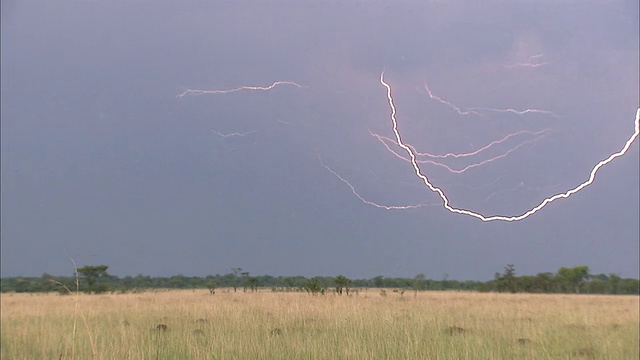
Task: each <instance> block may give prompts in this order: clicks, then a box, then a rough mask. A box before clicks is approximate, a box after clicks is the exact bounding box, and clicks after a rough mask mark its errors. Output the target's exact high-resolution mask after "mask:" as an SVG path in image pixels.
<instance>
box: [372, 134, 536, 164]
mask: <svg viewBox="0 0 640 360" xmlns="http://www.w3.org/2000/svg"><path fill="white" fill-rule="evenodd" d="M544 132H545V131H544V130H543V131H540V132H537V134H540V133H544ZM530 133H533V132H530ZM533 134H536V133H533ZM372 135H373V136H374V137H376V138H377V139H378V140H379V141H380V142H382V144H383V145H384V146H385V147H386V148H387V150H389V151H390V152H391V153H392V154H393V155H394V156H396V157H397V158H399V159H402V160H404V161H408V162H410V161H411V160H410V159H408V158H406V157H404V156H402V155H400V154H398V153H397V152H396V151H395V150H393V149H391V147H389V145H387V143H386V142H385V140H389V141H391V142H393V143H394V144H396V145H398V143H397V142H395V141H394V140H393V139H389V138H388V137H385V136H380V135H378V134H373V133H372ZM543 137H544V135H541V136H538V137H536V138H533V139H531V140H527V141H525V142H522V143H520V144H518V145H516V146H515V147H513V148H511V149H509V150H507V151H505V152H504V153H502V154H500V155H498V156H494V157H492V158H490V159H486V160H483V161H481V162H478V163H474V164H471V165H467V166H465V167H464V168H462V169H460V170H455V169H453V168H451V167H450V166H448V165H446V164H443V163H440V162H437V161H433V160H417V162H418V163H420V164H425V163H426V164H432V165H435V166H440V167H443V168H445V169H447V170H448V171H450V172H452V173H455V174H462V173H463V172H465V171H467V170H469V169H473V168H476V167H478V166H482V165H484V164H488V163H491V162H494V161H496V160H498V159H502V158H504V157H506V156H507V155H509V154H511V153H512V152H514V151H516V150H518V149H519V148H521V147H523V146H524V145H527V144H532V143H534V142H537V141H538V140H540V139H542V138H543ZM494 143H495V142H494ZM407 146H408V147H410V148H411V151H413V153H414V154H416V156H425V155H430V154H427V153H419V152H417V151H416V150H415V148H414V147H413V146H412V145H409V144H407ZM486 148H488V147H485V148H483V149H486ZM476 153H478V151H475V152H473V153H467V154H453V155H454V156H455V155H457V156H456V157H461V156H469V154H476ZM447 155H448V154H447Z"/></svg>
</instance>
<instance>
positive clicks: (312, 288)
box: [304, 277, 322, 295]
mask: <svg viewBox="0 0 640 360" xmlns="http://www.w3.org/2000/svg"><path fill="white" fill-rule="evenodd" d="M304 289H305V290H306V291H307V292H308V293H309V294H311V295H316V294H318V293H319V292H321V291H322V287H321V286H320V281H319V279H318V278H317V277H315V278H312V279H309V280H307V283H306V284H305V286H304Z"/></svg>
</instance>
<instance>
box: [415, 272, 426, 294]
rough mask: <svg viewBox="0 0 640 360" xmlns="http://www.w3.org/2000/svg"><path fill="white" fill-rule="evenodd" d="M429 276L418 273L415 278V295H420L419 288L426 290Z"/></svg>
mask: <svg viewBox="0 0 640 360" xmlns="http://www.w3.org/2000/svg"><path fill="white" fill-rule="evenodd" d="M426 278H427V277H426V276H425V275H424V274H418V275H416V277H414V278H413V291H414V296H418V291H419V290H424V281H425V279H426Z"/></svg>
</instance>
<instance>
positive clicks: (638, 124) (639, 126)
mask: <svg viewBox="0 0 640 360" xmlns="http://www.w3.org/2000/svg"><path fill="white" fill-rule="evenodd" d="M380 83H381V84H382V86H384V87H385V88H386V90H387V100H388V102H389V107H390V108H391V115H390V118H391V125H392V131H393V134H394V136H395V139H396V143H397V144H398V146H399V147H401V148H402V149H403V150H404V151H405V152H406V153H407V155H408V156H409V160H410V162H411V165H412V167H413V170H414V172H415V174H416V176H417V177H418V178H420V179H421V180H422V182H423V183H424V185H425V186H426V187H428V188H429V189H430V190H431V191H433V192H435V193H437V194H438V195H439V196H440V198H441V199H442V205H443V207H444V208H445V209H447V210H448V211H450V212H452V213H456V214H462V215H468V216H471V217H474V218H477V219H480V220H482V221H485V222H488V221H496V220H500V221H509V222H513V221H519V220H523V219H526V218H527V217H529V216H531V215H533V214H535V213H536V212H538V211H539V210H540V209H542V208H544V207H545V206H546V205H548V204H550V203H551V202H553V201H555V200H558V199H564V198H568V197H570V196H571V195H573V194H575V193H577V192H579V191H580V190H582V189H584V188H585V187H587V186H589V185H591V184H592V183H593V182H594V180H595V176H596V173H597V172H598V170H600V168H602V167H603V166H605V165H606V164H608V163H610V162H611V161H613V160H614V159H616V158H618V157H621V156H623V155H624V154H626V153H627V151H628V150H629V148H630V147H631V145H632V144H633V142H634V141H635V140H636V139H637V138H638V135H639V134H640V108H639V109H638V110H637V112H636V120H635V131H634V132H633V134H632V135H631V137H630V138H629V139H628V140H627V141H626V143H625V145H624V146H623V147H622V149H620V151H618V152H615V153H613V154H611V155H610V156H609V157H607V158H606V159H604V160H602V161H600V162H598V163H597V164H596V165H595V166H594V167H593V169H592V170H591V173H590V174H589V178H588V179H587V180H586V181H584V182H583V183H581V184H579V185H578V186H576V187H574V188H573V189H570V190H568V191H566V192H564V193H559V194H555V195H553V196H550V197H548V198H546V199H544V200H542V202H540V203H539V204H538V205H536V206H534V207H533V208H531V209H530V210H528V211H526V212H524V213H522V214H520V215H515V216H503V215H494V216H485V215H482V214H480V213H477V212H474V211H471V210H466V209H460V208H455V207H452V206H451V205H450V201H449V199H448V198H447V196H446V195H445V193H444V191H443V190H442V189H440V188H439V187H437V186H435V185H433V184H432V183H431V182H430V181H429V178H428V177H427V176H426V175H425V174H423V173H422V171H421V170H420V165H419V164H418V159H417V155H416V153H415V151H414V150H413V149H412V147H411V146H409V145H407V144H405V143H404V142H403V141H402V136H401V134H400V131H399V130H398V121H397V119H396V107H395V104H394V101H393V96H392V93H391V86H389V84H387V83H386V82H385V81H384V72H382V74H380Z"/></svg>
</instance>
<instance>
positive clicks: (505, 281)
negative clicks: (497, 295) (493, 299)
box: [495, 264, 518, 293]
mask: <svg viewBox="0 0 640 360" xmlns="http://www.w3.org/2000/svg"><path fill="white" fill-rule="evenodd" d="M495 277H496V287H497V290H498V291H509V292H511V293H516V292H517V291H518V287H517V279H516V269H515V267H514V266H513V264H507V266H505V268H504V273H503V274H502V275H500V274H498V273H496V275H495Z"/></svg>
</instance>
